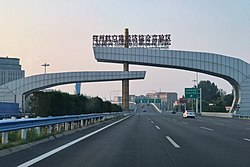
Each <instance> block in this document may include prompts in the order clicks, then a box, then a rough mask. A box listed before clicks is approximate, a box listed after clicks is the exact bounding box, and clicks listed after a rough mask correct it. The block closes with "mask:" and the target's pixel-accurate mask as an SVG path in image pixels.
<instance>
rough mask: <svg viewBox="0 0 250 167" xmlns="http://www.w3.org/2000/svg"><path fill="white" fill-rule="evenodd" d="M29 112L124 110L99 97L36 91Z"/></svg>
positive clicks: (80, 112)
mask: <svg viewBox="0 0 250 167" xmlns="http://www.w3.org/2000/svg"><path fill="white" fill-rule="evenodd" d="M28 108H29V112H30V113H34V114H35V115H36V116H61V115H74V114H88V113H101V112H117V111H122V109H121V107H120V106H118V105H116V104H111V103H110V102H103V100H102V99H101V98H99V97H94V98H92V97H86V96H83V95H70V94H68V93H62V92H60V91H53V92H35V93H33V95H32V96H31V97H30V102H29V106H28Z"/></svg>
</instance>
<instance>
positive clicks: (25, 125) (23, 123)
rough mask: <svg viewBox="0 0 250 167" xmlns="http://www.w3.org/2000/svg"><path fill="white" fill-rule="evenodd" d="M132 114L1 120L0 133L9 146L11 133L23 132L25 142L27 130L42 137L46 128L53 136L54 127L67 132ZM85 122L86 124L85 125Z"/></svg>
mask: <svg viewBox="0 0 250 167" xmlns="http://www.w3.org/2000/svg"><path fill="white" fill-rule="evenodd" d="M129 114H131V112H115V113H100V114H84V115H66V116H57V117H46V118H41V117H40V118H24V119H7V120H0V133H1V138H2V140H1V141H2V144H7V143H8V142H9V140H8V133H9V132H11V131H18V130H21V134H20V135H21V136H20V137H21V140H23V141H25V140H26V139H27V130H28V129H31V128H35V129H36V132H37V134H38V135H40V132H41V129H40V127H46V131H47V134H51V130H52V126H53V127H54V126H56V129H57V131H58V132H60V127H61V126H63V127H64V130H65V131H68V130H69V125H71V128H70V129H74V126H75V124H76V126H77V127H83V126H84V125H89V124H92V123H95V122H96V121H97V122H99V121H101V120H103V119H107V118H113V117H117V116H126V115H129ZM84 122H85V124H84Z"/></svg>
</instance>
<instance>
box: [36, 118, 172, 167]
mask: <svg viewBox="0 0 250 167" xmlns="http://www.w3.org/2000/svg"><path fill="white" fill-rule="evenodd" d="M146 115H147V114H146V113H142V114H139V113H137V114H136V115H134V116H133V117H131V118H129V119H127V120H125V121H123V122H121V123H119V124H117V125H115V126H112V127H110V128H109V129H106V130H105V131H102V132H100V133H98V134H96V135H94V136H92V137H90V138H88V139H86V140H83V141H81V142H79V143H77V144H75V145H73V146H71V147H69V148H67V149H65V150H63V151H60V152H58V153H57V154H54V155H53V156H51V157H48V158H47V159H45V160H43V161H41V162H39V163H37V164H35V165H34V166H46V165H48V164H50V165H51V166H91V167H95V166H146V167H147V166H160V167H162V166H175V164H174V162H172V161H171V159H169V156H170V155H169V154H170V151H169V150H167V148H169V143H168V142H167V141H166V140H165V139H164V138H161V137H159V133H158V131H157V129H155V127H152V125H151V124H150V123H149V122H148V121H147V119H146ZM62 157H66V158H65V159H62Z"/></svg>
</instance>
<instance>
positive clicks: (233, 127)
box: [164, 114, 250, 141]
mask: <svg viewBox="0 0 250 167" xmlns="http://www.w3.org/2000/svg"><path fill="white" fill-rule="evenodd" d="M164 117H166V118H167V119H169V120H173V121H179V122H182V123H183V124H186V125H190V126H197V127H200V128H202V129H205V130H210V131H213V130H216V131H218V132H219V133H221V134H223V135H225V137H230V138H235V139H241V140H243V139H250V134H249V130H250V127H249V125H248V124H249V120H239V119H230V118H216V117H212V118H211V117H203V116H197V117H196V119H188V118H185V119H183V118H182V116H181V115H180V114H164ZM225 129H227V130H225ZM232 134H233V135H232ZM245 141H247V140H245Z"/></svg>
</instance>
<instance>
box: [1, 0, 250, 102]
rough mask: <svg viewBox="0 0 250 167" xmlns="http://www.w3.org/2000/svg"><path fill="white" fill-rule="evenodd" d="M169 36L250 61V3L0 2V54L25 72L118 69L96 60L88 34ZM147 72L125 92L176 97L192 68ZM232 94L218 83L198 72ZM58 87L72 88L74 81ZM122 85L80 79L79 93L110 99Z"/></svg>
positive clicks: (193, 47)
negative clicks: (165, 93)
mask: <svg viewBox="0 0 250 167" xmlns="http://www.w3.org/2000/svg"><path fill="white" fill-rule="evenodd" d="M126 27H128V28H129V30H130V33H131V34H139V33H141V34H161V33H163V34H166V33H170V34H171V38H172V45H171V46H170V49H174V50H189V51H206V52H211V53H218V54H223V55H227V56H232V57H236V58H240V59H242V60H245V61H247V62H250V56H249V53H250V41H249V40H250V1H249V0H239V1H235V0H219V1H218V0H209V1H208V0H137V1H136V0H105V1H104V0H0V56H2V57H6V56H8V57H18V58H20V59H21V64H22V66H23V69H24V70H25V71H26V76H30V75H35V74H41V73H43V72H44V69H43V67H42V66H41V64H43V63H44V62H45V61H46V62H47V63H49V64H50V65H51V66H50V67H48V69H47V71H48V72H50V73H52V72H53V73H54V72H65V71H95V70H98V71H100V70H122V65H120V64H110V63H98V62H97V61H96V60H95V58H94V55H93V50H92V35H93V34H123V33H124V28H126ZM130 70H146V71H147V74H146V79H145V80H140V81H131V82H130V88H131V89H130V93H131V94H144V93H145V92H150V91H151V92H152V91H160V90H161V91H176V92H177V93H178V96H179V97H180V96H182V94H183V93H184V88H185V87H191V86H192V84H193V82H192V80H193V79H195V77H196V73H194V72H188V71H183V70H173V69H167V68H156V67H146V66H132V65H131V66H130ZM199 79H202V80H211V81H213V82H215V83H216V84H217V85H218V87H219V88H222V89H223V90H225V91H227V92H228V93H229V92H230V91H231V86H230V85H229V84H228V83H227V82H226V81H224V80H222V79H219V78H216V77H210V76H208V75H203V74H199ZM57 89H61V90H62V91H68V92H70V93H72V92H74V85H67V86H60V87H57ZM114 90H121V82H120V81H116V82H106V83H104V82H102V83H84V84H82V91H81V92H82V93H83V94H87V95H90V96H96V95H98V96H100V97H103V98H107V99H109V97H110V95H112V96H113V95H119V94H120V92H119V91H114Z"/></svg>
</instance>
